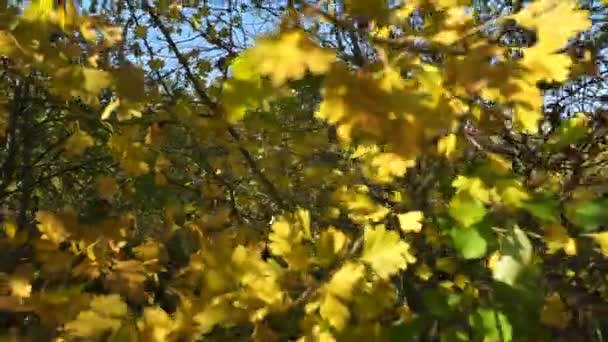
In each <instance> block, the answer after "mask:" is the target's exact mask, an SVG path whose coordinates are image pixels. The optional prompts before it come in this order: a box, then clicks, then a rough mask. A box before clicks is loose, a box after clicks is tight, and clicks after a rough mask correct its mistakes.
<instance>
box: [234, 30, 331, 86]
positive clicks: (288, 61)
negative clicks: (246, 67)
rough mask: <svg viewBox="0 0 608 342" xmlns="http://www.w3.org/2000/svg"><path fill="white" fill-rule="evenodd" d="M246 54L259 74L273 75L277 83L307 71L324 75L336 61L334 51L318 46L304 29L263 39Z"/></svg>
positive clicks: (271, 76) (301, 76)
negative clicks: (307, 35)
mask: <svg viewBox="0 0 608 342" xmlns="http://www.w3.org/2000/svg"><path fill="white" fill-rule="evenodd" d="M244 54H245V56H246V58H248V59H250V61H251V63H252V64H253V65H255V68H256V70H257V72H258V73H260V74H261V75H263V76H269V77H270V79H271V81H272V84H273V85H274V86H280V85H283V84H284V83H285V82H287V81H289V80H298V79H301V78H303V77H304V75H305V73H306V71H310V72H311V73H313V74H323V73H325V72H327V71H328V70H329V68H330V66H331V64H332V63H333V61H334V60H335V56H334V54H333V53H332V52H330V51H329V50H325V49H322V48H321V47H319V46H317V45H315V44H314V43H313V42H312V41H310V40H309V39H308V38H307V37H306V34H305V33H304V32H303V31H300V30H296V31H291V32H287V33H283V34H281V35H280V36H278V37H266V38H262V39H260V40H259V41H258V42H257V44H256V45H255V46H254V47H253V48H251V49H250V50H248V51H245V52H244Z"/></svg>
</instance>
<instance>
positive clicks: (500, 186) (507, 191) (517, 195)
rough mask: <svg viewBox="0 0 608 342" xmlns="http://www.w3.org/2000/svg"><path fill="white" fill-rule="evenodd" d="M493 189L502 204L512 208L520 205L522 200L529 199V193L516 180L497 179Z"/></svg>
mask: <svg viewBox="0 0 608 342" xmlns="http://www.w3.org/2000/svg"><path fill="white" fill-rule="evenodd" d="M494 190H495V191H496V193H497V194H498V196H497V197H499V198H500V200H501V201H502V203H503V204H505V205H507V206H511V207H514V208H518V207H520V206H521V205H522V204H523V202H524V201H526V200H528V199H530V195H529V194H528V193H527V192H526V190H525V188H524V187H523V185H522V184H521V182H520V181H518V180H514V179H509V180H505V181H499V182H497V183H496V188H495V189H494Z"/></svg>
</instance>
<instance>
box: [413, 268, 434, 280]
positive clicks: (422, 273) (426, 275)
mask: <svg viewBox="0 0 608 342" xmlns="http://www.w3.org/2000/svg"><path fill="white" fill-rule="evenodd" d="M415 274H416V276H417V277H418V278H420V279H422V280H424V281H427V280H429V279H431V277H432V276H433V270H432V269H431V268H430V267H429V265H427V264H421V265H419V266H418V267H416V271H415Z"/></svg>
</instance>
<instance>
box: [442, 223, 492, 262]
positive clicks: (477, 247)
mask: <svg viewBox="0 0 608 342" xmlns="http://www.w3.org/2000/svg"><path fill="white" fill-rule="evenodd" d="M450 235H451V236H452V240H453V241H454V247H456V250H458V252H459V253H460V255H462V257H463V258H465V259H477V258H481V257H483V256H484V255H485V254H486V251H487V247H488V244H487V242H486V240H485V239H484V237H483V236H482V235H481V234H480V233H479V231H478V230H477V229H475V228H474V227H468V228H464V227H457V228H454V229H452V231H451V232H450Z"/></svg>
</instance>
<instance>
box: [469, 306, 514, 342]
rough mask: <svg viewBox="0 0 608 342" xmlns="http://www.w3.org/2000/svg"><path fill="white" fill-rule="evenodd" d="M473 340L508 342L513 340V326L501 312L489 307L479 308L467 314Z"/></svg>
mask: <svg viewBox="0 0 608 342" xmlns="http://www.w3.org/2000/svg"><path fill="white" fill-rule="evenodd" d="M469 324H470V325H471V328H473V335H474V341H483V342H508V341H512V340H513V327H512V326H511V323H510V322H509V319H508V318H507V316H505V314H503V313H502V312H500V311H498V310H496V309H491V308H479V309H478V310H477V311H476V312H474V313H473V314H471V315H470V316H469Z"/></svg>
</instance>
